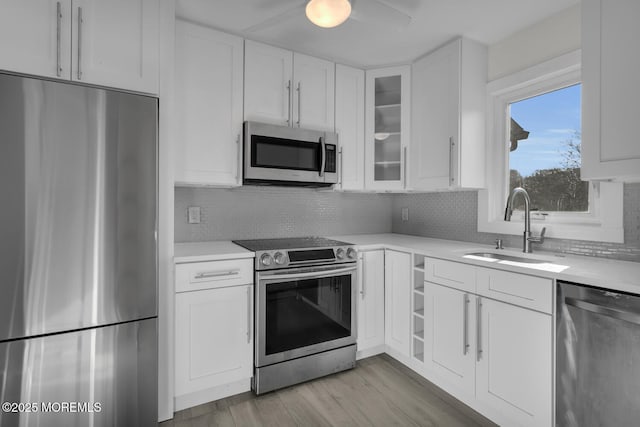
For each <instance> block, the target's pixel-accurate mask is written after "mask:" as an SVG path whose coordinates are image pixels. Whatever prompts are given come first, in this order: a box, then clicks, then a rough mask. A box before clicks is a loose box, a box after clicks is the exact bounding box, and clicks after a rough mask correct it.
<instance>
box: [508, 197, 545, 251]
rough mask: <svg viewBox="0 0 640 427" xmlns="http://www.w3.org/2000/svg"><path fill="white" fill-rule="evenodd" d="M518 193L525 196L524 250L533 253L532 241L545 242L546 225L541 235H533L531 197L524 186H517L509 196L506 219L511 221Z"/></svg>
mask: <svg viewBox="0 0 640 427" xmlns="http://www.w3.org/2000/svg"><path fill="white" fill-rule="evenodd" d="M518 194H522V197H524V237H523V240H522V252H526V253H531V252H532V250H531V243H543V242H544V232H545V231H547V228H546V227H542V232H541V233H540V236H537V237H534V236H532V235H531V207H530V206H531V199H530V198H529V193H527V190H525V189H524V188H522V187H516V188H514V189H513V191H512V192H511V194H509V197H508V198H507V208H506V209H505V211H504V220H505V221H511V215H512V214H513V200H514V199H515V198H516V196H517V195H518Z"/></svg>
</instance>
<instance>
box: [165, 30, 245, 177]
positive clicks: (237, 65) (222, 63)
mask: <svg viewBox="0 0 640 427" xmlns="http://www.w3.org/2000/svg"><path fill="white" fill-rule="evenodd" d="M175 46H176V52H175V63H176V68H175V110H174V115H173V118H174V120H175V129H176V142H175V153H174V159H175V181H176V183H178V184H187V185H220V186H237V185H241V184H242V168H241V159H240V156H241V153H242V147H241V146H240V145H241V142H242V93H243V92H242V70H243V40H242V38H240V37H236V36H232V35H229V34H225V33H221V32H218V31H215V30H212V29H210V28H207V27H203V26H199V25H195V24H191V23H187V22H184V21H179V20H178V21H177V22H176V41H175Z"/></svg>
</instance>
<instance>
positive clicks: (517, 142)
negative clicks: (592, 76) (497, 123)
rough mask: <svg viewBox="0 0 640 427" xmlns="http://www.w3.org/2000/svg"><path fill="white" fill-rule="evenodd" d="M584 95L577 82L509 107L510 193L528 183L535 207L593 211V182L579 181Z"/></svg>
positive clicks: (525, 186)
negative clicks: (590, 184) (582, 96)
mask: <svg viewBox="0 0 640 427" xmlns="http://www.w3.org/2000/svg"><path fill="white" fill-rule="evenodd" d="M580 95H581V85H580V84H575V85H571V86H568V87H564V88H560V89H557V90H554V91H551V92H545V93H542V94H540V95H536V96H533V97H529V98H525V99H522V100H519V101H515V102H512V103H511V104H509V106H508V108H507V123H508V125H509V128H510V129H509V132H508V134H507V135H508V136H509V141H508V142H507V150H508V151H509V156H508V168H507V170H508V171H509V175H508V177H506V179H508V180H509V192H511V190H513V189H514V188H515V187H524V188H525V189H526V190H527V192H528V193H529V196H530V197H531V210H532V211H539V212H544V213H546V214H548V213H550V212H585V213H587V212H589V183H588V182H586V181H581V180H580V166H581V161H580V135H581V132H580V130H581V125H580V119H581V96H580ZM518 200H519V201H520V203H522V200H521V199H518ZM518 207H519V206H516V208H518Z"/></svg>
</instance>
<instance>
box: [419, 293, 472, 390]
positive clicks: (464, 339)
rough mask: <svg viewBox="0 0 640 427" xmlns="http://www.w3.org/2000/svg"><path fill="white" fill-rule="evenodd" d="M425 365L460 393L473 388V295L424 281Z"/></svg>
mask: <svg viewBox="0 0 640 427" xmlns="http://www.w3.org/2000/svg"><path fill="white" fill-rule="evenodd" d="M425 297H426V309H425V316H426V317H425V323H426V325H427V327H426V328H425V351H426V354H427V359H426V361H425V364H426V366H427V367H428V368H429V369H430V370H431V371H432V372H433V373H434V374H435V375H438V376H439V377H441V378H442V380H444V381H446V382H448V383H450V384H451V385H452V386H453V387H455V388H456V389H458V390H460V391H461V392H464V393H470V394H473V390H474V387H475V381H476V380H475V369H476V368H475V365H476V359H475V352H474V351H473V349H475V334H474V333H471V332H472V331H471V328H472V325H473V324H474V323H475V321H474V319H475V304H473V302H475V297H474V296H473V295H472V294H469V293H467V292H463V291H460V290H457V289H452V288H448V287H446V286H440V285H436V284H435V283H429V282H426V283H425Z"/></svg>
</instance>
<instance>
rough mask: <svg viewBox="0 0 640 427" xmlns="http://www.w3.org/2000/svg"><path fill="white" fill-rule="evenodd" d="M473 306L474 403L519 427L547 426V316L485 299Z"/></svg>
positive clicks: (549, 359) (549, 395) (549, 370)
mask: <svg viewBox="0 0 640 427" xmlns="http://www.w3.org/2000/svg"><path fill="white" fill-rule="evenodd" d="M478 298H480V297H478ZM479 307H480V316H479V319H480V322H481V323H480V328H479V330H478V333H479V336H480V346H479V348H480V350H481V353H480V356H479V361H478V363H477V365H476V397H477V399H478V400H479V401H480V402H483V403H485V404H486V405H488V406H490V407H492V408H495V409H497V410H498V411H499V412H500V413H501V414H503V415H504V416H505V418H506V419H508V420H513V421H514V422H517V423H518V424H519V425H524V426H550V425H551V423H552V413H551V411H552V398H553V392H552V387H553V384H552V367H551V366H552V354H553V353H552V351H553V348H552V345H551V343H552V339H551V337H552V333H553V330H552V318H551V316H550V315H548V314H543V313H539V312H537V311H533V310H527V309H524V308H520V307H517V306H514V305H511V304H505V303H503V302H499V301H494V300H491V299H488V298H481V300H480V305H479Z"/></svg>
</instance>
